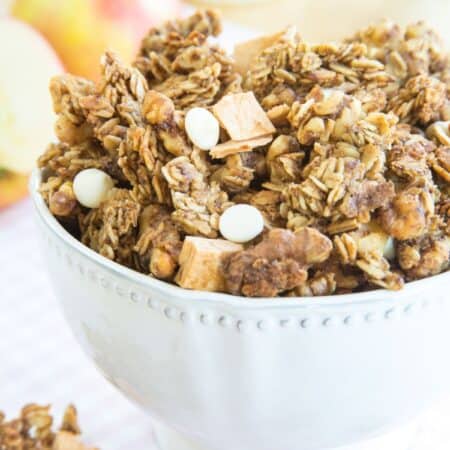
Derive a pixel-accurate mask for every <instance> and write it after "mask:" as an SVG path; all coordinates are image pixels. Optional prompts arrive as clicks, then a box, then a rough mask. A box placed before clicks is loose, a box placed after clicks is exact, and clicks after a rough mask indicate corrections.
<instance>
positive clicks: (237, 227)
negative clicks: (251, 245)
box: [219, 205, 264, 243]
mask: <svg viewBox="0 0 450 450" xmlns="http://www.w3.org/2000/svg"><path fill="white" fill-rule="evenodd" d="M263 228H264V218H263V216H262V214H261V213H260V212H259V210H258V209H257V208H255V207H254V206H251V205H233V206H230V207H229V208H228V209H227V210H226V211H225V212H224V213H223V214H222V215H221V216H220V221H219V230H220V232H221V234H222V236H223V237H224V238H225V239H228V240H229V241H232V242H238V243H243V242H248V241H251V240H252V239H254V238H255V237H256V236H258V234H260V233H261V231H262V230H263Z"/></svg>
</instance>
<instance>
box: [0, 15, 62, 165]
mask: <svg viewBox="0 0 450 450" xmlns="http://www.w3.org/2000/svg"><path fill="white" fill-rule="evenodd" d="M49 20H50V19H49ZM0 42H2V44H1V45H0V61H1V66H0V169H8V170H10V171H13V172H19V173H27V172H29V171H30V170H31V169H32V167H33V166H34V164H35V161H36V159H37V157H38V156H39V154H40V153H42V152H43V150H44V149H45V147H46V145H47V144H48V143H49V142H50V141H51V140H53V139H54V133H53V123H54V119H55V117H54V114H53V110H52V104H51V99H50V94H49V92H48V84H49V80H50V78H51V77H52V76H53V75H56V74H58V73H61V72H62V71H63V67H62V65H61V63H60V62H59V60H58V57H57V56H56V54H55V53H54V51H53V50H52V48H51V47H50V46H49V44H48V43H47V42H46V41H45V39H44V38H43V37H42V36H41V35H40V34H39V33H38V32H37V31H35V30H33V29H32V28H31V27H30V26H28V25H26V24H24V23H22V22H19V21H17V20H13V19H10V18H1V19H0Z"/></svg>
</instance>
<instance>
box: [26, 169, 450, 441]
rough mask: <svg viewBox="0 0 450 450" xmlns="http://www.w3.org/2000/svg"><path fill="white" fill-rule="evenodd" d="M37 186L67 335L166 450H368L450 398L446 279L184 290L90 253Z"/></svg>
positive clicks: (35, 198) (34, 192) (36, 179)
mask: <svg viewBox="0 0 450 450" xmlns="http://www.w3.org/2000/svg"><path fill="white" fill-rule="evenodd" d="M39 182H40V178H39V172H35V173H34V175H33V177H32V181H31V194H32V197H33V201H34V205H35V209H36V213H37V214H36V215H37V218H38V223H39V228H40V230H41V232H42V244H43V254H44V256H45V259H46V264H47V266H48V271H49V274H50V278H51V280H52V282H53V285H54V289H55V292H56V294H57V297H58V299H59V302H60V304H61V307H62V310H63V312H64V315H65V317H66V319H67V322H68V323H69V325H70V327H71V328H72V330H73V332H74V334H75V336H76V338H77V340H78V341H79V343H80V345H81V346H82V348H83V349H84V351H85V352H86V353H87V354H88V355H89V357H90V358H91V359H92V361H94V363H95V364H96V366H97V367H98V368H99V370H100V371H101V372H102V373H103V374H104V376H105V377H106V378H107V379H108V380H109V381H110V382H111V383H113V384H114V385H115V386H116V387H117V388H118V389H119V390H120V391H122V392H123V393H124V394H125V395H126V396H127V397H128V398H129V399H131V400H133V401H134V402H136V403H137V404H138V405H140V406H141V407H142V408H143V409H144V410H145V411H147V412H148V414H149V415H150V416H151V417H152V418H153V420H154V421H155V422H156V424H157V425H156V430H157V438H158V440H159V442H160V445H161V447H162V448H163V449H164V450H174V449H195V450H200V449H201V450H319V449H320V450H322V449H329V448H335V447H340V446H349V447H348V448H354V449H355V450H356V449H357V450H361V449H363V448H366V447H364V445H365V444H363V442H364V441H367V440H370V439H371V438H376V437H377V436H388V437H389V442H391V441H392V439H393V438H391V437H392V436H393V434H389V433H390V432H394V434H396V433H395V430H400V429H401V427H402V426H404V425H405V424H407V423H409V422H410V421H411V420H413V419H414V418H415V417H417V416H418V415H419V414H420V413H421V412H422V411H423V410H424V409H425V408H426V407H427V406H429V405H431V404H432V403H433V402H434V401H435V400H437V399H438V398H439V397H440V396H441V395H444V393H447V392H448V391H449V390H450V389H449V387H450V356H449V354H448V342H449V341H450V324H449V319H450V308H449V304H450V298H449V297H450V295H449V292H450V284H449V281H450V273H444V274H441V275H438V276H435V277H432V278H428V279H425V280H421V281H416V282H413V283H409V284H407V285H406V287H405V288H404V289H403V290H402V291H400V292H389V291H385V290H376V291H371V292H365V293H358V294H349V295H338V296H332V297H316V298H274V299H248V298H243V297H235V296H230V295H225V294H217V293H209V292H196V291H188V290H184V289H181V288H178V287H176V286H173V285H171V284H168V283H164V282H161V281H158V280H156V279H153V278H151V277H149V276H145V275H142V274H139V273H137V272H135V271H132V270H130V269H127V268H126V267H122V266H120V265H118V264H116V263H114V262H112V261H109V260H108V259H106V258H104V257H102V256H100V255H99V254H97V253H95V252H93V251H92V250H90V249H89V248H87V247H85V246H84V245H82V244H81V243H80V242H78V241H77V240H76V239H74V238H73V237H72V236H71V235H70V234H69V233H68V232H66V231H65V230H64V229H63V228H62V227H61V225H59V223H58V222H57V221H56V220H55V219H54V217H53V216H52V215H51V213H50V212H49V210H48V209H47V207H46V205H45V203H44V201H43V200H42V198H41V197H40V195H39V194H38V192H37V187H38V184H39ZM407 434H408V433H404V435H407ZM397 435H398V433H397ZM397 437H398V436H397ZM386 439H387V438H386ZM368 442H375V441H368ZM377 442H378V444H377V447H376V449H377V450H379V449H380V448H383V449H387V448H389V446H388V444H386V445H384V444H383V446H382V447H380V444H379V443H380V442H381V441H377ZM386 442H387V441H386ZM392 442H393V441H392ZM367 445H369V444H367ZM369 447H370V446H368V447H367V448H369ZM345 448H347V447H345ZM370 448H372V447H370ZM395 450H403V448H401V446H400V444H398V443H397V444H396V448H395Z"/></svg>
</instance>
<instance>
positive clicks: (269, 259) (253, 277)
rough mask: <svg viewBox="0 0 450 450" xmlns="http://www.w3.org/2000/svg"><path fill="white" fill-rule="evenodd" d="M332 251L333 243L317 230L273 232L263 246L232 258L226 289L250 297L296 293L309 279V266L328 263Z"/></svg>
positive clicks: (257, 245)
mask: <svg viewBox="0 0 450 450" xmlns="http://www.w3.org/2000/svg"><path fill="white" fill-rule="evenodd" d="M331 248H332V244H331V241H330V240H329V239H328V238H327V237H325V236H324V235H322V234H321V233H320V232H319V231H317V230H315V229H313V228H304V229H303V230H301V231H299V232H297V233H292V232H291V231H288V230H282V229H273V230H271V231H269V233H268V234H267V236H265V237H264V239H263V241H262V242H261V243H259V244H256V245H255V246H254V247H252V248H250V249H248V250H242V251H240V252H238V253H236V254H235V255H232V256H231V258H230V259H229V261H228V263H227V265H226V266H225V269H224V274H225V279H226V289H227V291H228V292H230V293H232V294H238V293H242V294H244V295H246V296H249V297H260V296H261V297H271V296H274V295H277V294H279V293H281V292H284V291H287V290H290V289H293V288H295V287H296V286H298V285H300V284H301V283H303V282H304V281H305V280H306V279H307V277H308V272H307V268H308V266H310V265H313V264H318V263H321V262H323V261H325V260H326V259H327V258H328V256H329V255H330V252H331Z"/></svg>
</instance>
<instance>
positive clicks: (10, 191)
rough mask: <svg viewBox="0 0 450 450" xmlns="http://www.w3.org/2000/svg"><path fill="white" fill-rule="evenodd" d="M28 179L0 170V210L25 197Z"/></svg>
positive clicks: (24, 176)
mask: <svg viewBox="0 0 450 450" xmlns="http://www.w3.org/2000/svg"><path fill="white" fill-rule="evenodd" d="M27 185H28V177H27V176H26V175H19V174H14V173H11V172H6V171H5V170H0V210H1V209H2V208H5V207H6V206H9V205H11V204H13V203H15V202H16V201H18V200H20V199H21V198H23V197H25V196H26V195H27V192H28V189H27Z"/></svg>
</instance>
